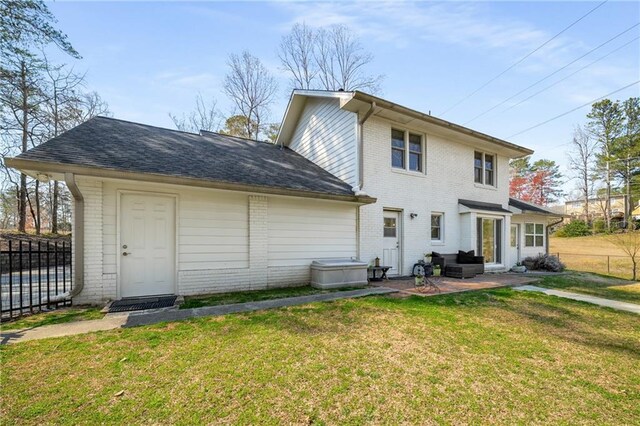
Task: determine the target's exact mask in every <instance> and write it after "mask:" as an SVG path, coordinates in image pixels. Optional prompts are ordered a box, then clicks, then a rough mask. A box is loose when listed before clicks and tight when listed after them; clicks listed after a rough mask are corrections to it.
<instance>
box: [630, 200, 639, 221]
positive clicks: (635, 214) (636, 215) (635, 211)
mask: <svg viewBox="0 0 640 426" xmlns="http://www.w3.org/2000/svg"><path fill="white" fill-rule="evenodd" d="M631 217H633V219H634V220H640V202H638V206H637V207H636V208H635V209H633V211H632V212H631Z"/></svg>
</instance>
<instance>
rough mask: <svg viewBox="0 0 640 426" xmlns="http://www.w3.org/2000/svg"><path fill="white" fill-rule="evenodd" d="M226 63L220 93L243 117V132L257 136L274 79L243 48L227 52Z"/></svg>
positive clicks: (261, 125) (275, 86)
mask: <svg viewBox="0 0 640 426" xmlns="http://www.w3.org/2000/svg"><path fill="white" fill-rule="evenodd" d="M227 64H228V66H229V73H228V74H227V75H226V77H225V80H224V92H225V94H226V95H227V96H228V97H229V99H231V100H232V101H233V103H234V105H235V107H236V110H237V112H238V113H239V114H240V115H243V116H244V117H246V118H247V120H246V125H247V134H249V135H251V137H252V138H255V139H258V136H259V134H260V133H261V132H262V130H263V123H264V121H265V120H266V119H267V117H268V115H269V112H270V111H269V107H270V105H271V103H272V102H273V98H274V95H275V93H276V90H277V88H278V85H277V83H276V80H275V78H274V77H273V75H271V73H270V72H269V70H268V69H267V68H266V67H265V66H264V65H263V64H262V62H260V60H259V59H258V58H256V57H255V56H253V55H251V54H250V53H249V52H247V51H245V52H242V54H240V55H236V54H231V55H229V60H228V62H227ZM252 123H255V128H254V126H252Z"/></svg>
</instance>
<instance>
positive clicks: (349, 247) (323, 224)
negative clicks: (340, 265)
mask: <svg viewBox="0 0 640 426" xmlns="http://www.w3.org/2000/svg"><path fill="white" fill-rule="evenodd" d="M268 246H269V259H268V262H269V267H270V268H271V267H283V266H304V267H305V268H308V266H309V265H310V264H311V262H312V261H313V260H316V259H323V258H335V257H347V258H350V257H353V256H356V209H355V207H354V206H353V205H349V204H346V203H329V202H322V201H314V200H296V199H286V198H270V199H269V216H268Z"/></svg>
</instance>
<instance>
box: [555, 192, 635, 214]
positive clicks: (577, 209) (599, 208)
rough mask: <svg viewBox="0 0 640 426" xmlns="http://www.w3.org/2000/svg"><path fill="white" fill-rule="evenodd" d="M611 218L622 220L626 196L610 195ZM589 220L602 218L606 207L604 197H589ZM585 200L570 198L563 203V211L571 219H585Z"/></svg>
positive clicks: (625, 207)
mask: <svg viewBox="0 0 640 426" xmlns="http://www.w3.org/2000/svg"><path fill="white" fill-rule="evenodd" d="M610 200H611V201H610V203H611V218H612V219H618V220H622V219H624V212H625V211H627V196H626V195H612V196H611V198H610ZM588 203H589V220H594V219H604V217H605V211H606V209H607V201H606V198H605V197H594V198H589V200H588ZM585 204H586V203H585V200H570V201H567V202H565V204H564V213H565V215H567V216H569V218H570V220H571V219H580V220H586V219H587V218H586V216H585Z"/></svg>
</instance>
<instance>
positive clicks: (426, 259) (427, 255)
mask: <svg viewBox="0 0 640 426" xmlns="http://www.w3.org/2000/svg"><path fill="white" fill-rule="evenodd" d="M431 257H432V256H431V252H429V253H425V254H424V262H425V263H431Z"/></svg>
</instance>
